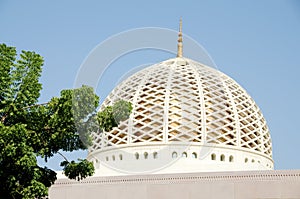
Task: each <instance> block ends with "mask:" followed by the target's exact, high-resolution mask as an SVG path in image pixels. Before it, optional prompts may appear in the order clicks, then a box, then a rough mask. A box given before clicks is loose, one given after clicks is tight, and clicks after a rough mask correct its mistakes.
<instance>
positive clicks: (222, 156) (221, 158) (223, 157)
mask: <svg viewBox="0 0 300 199" xmlns="http://www.w3.org/2000/svg"><path fill="white" fill-rule="evenodd" d="M220 160H221V161H222V162H224V161H225V155H224V154H222V155H221V156H220Z"/></svg>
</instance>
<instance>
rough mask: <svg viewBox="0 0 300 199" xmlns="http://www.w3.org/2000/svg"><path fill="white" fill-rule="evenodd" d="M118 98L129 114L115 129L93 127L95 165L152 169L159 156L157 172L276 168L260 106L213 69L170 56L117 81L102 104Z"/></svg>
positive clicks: (93, 157) (90, 156)
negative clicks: (95, 130)
mask: <svg viewBox="0 0 300 199" xmlns="http://www.w3.org/2000/svg"><path fill="white" fill-rule="evenodd" d="M119 99H124V100H127V101H130V102H131V103H132V105H133V111H132V114H131V116H130V118H129V119H128V120H126V121H124V122H121V124H120V125H119V127H118V128H114V129H113V130H112V131H110V132H103V133H99V132H98V133H94V135H93V136H94V137H93V138H94V142H93V145H92V147H91V148H90V153H89V157H88V158H89V159H90V160H92V161H94V162H95V164H97V162H98V164H101V162H103V164H104V165H106V166H109V167H111V168H117V170H122V171H124V170H126V171H128V170H130V171H131V172H133V171H135V169H136V168H135V167H141V166H142V165H143V164H144V165H148V166H146V167H147V168H146V169H144V170H147V171H150V170H157V169H158V168H154V167H151V166H149V165H150V164H151V165H155V161H158V160H157V159H159V158H162V159H163V161H162V162H163V163H161V164H165V165H160V166H157V167H159V168H160V169H161V168H162V167H164V169H162V170H161V171H162V172H179V171H182V172H193V171H209V170H251V169H272V168H273V160H272V146H271V138H270V134H269V130H268V127H267V124H266V121H265V119H264V117H263V115H262V113H261V111H260V110H259V108H258V106H257V105H256V104H255V102H254V101H253V99H252V98H251V97H250V96H249V95H248V94H247V92H246V91H245V90H244V89H243V88H242V87H241V86H239V85H238V84H237V83H236V82H235V81H234V80H233V79H231V78H230V77H228V76H227V75H225V74H224V73H222V72H220V71H218V70H216V69H214V68H211V67H208V66H205V65H203V64H201V63H198V62H195V61H193V60H190V59H187V58H174V59H169V60H167V61H164V62H161V63H159V64H155V65H152V66H150V67H147V68H145V69H143V70H141V71H139V72H137V73H135V74H133V75H132V76H130V77H129V78H127V79H126V80H125V81H123V82H122V83H120V84H119V85H118V86H117V87H116V88H115V89H114V90H113V91H112V92H111V93H110V95H109V96H108V97H107V98H106V100H105V101H104V103H103V104H102V107H105V106H107V105H112V104H113V103H114V102H116V101H117V100H119ZM175 153H176V154H175ZM148 156H149V157H148ZM179 156H182V157H179ZM174 159H176V160H177V161H175V160H174ZM182 159H184V160H182ZM145 161H148V163H147V162H146V163H145ZM99 162H100V163H99ZM109 162H112V163H109ZM132 162H134V164H132ZM138 162H142V163H143V164H142V163H141V164H140V163H138ZM167 162H169V163H170V162H172V164H166V163H167ZM129 164H131V166H128V165H129ZM122 165H123V166H122ZM124 165H125V166H124ZM158 165H159V164H158ZM166 165H168V166H166ZM187 165H188V166H187ZM98 166H99V165H98ZM168 168H169V169H168ZM141 170H143V169H140V170H139V171H141Z"/></svg>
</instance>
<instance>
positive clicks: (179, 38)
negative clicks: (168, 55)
mask: <svg viewBox="0 0 300 199" xmlns="http://www.w3.org/2000/svg"><path fill="white" fill-rule="evenodd" d="M177 41H178V44H177V57H182V19H181V18H180V22H179V33H178V40H177Z"/></svg>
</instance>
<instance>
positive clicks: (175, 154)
mask: <svg viewBox="0 0 300 199" xmlns="http://www.w3.org/2000/svg"><path fill="white" fill-rule="evenodd" d="M172 158H174V159H175V158H177V152H175V151H174V152H173V153H172Z"/></svg>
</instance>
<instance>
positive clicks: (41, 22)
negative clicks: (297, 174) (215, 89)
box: [0, 0, 300, 169]
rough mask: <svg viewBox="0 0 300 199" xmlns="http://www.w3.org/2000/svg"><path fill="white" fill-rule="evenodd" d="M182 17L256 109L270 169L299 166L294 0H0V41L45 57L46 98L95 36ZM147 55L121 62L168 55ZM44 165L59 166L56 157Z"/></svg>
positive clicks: (299, 31)
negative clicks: (264, 126) (269, 145)
mask: <svg viewBox="0 0 300 199" xmlns="http://www.w3.org/2000/svg"><path fill="white" fill-rule="evenodd" d="M180 16H182V18H183V27H184V29H183V30H184V33H185V34H187V35H189V36H190V37H192V38H193V39H195V40H196V41H197V42H199V43H200V44H201V45H202V46H203V47H204V48H205V49H206V50H207V51H208V52H209V54H210V55H211V57H212V58H213V60H214V62H215V63H216V65H217V66H218V68H219V69H220V70H221V71H222V72H224V73H226V74H227V75H229V76H231V77H232V78H233V79H235V80H236V81H237V82H238V83H240V85H242V86H243V87H244V88H245V89H246V90H247V91H248V93H249V94H250V95H251V96H252V97H253V98H254V100H255V101H256V103H257V104H258V106H259V107H260V108H261V109H262V112H263V114H264V116H265V118H266V120H267V122H268V126H269V128H270V131H271V136H272V140H273V158H274V161H275V168H276V169H300V158H299V152H300V144H299V141H300V130H299V124H300V105H299V99H300V88H299V86H300V78H299V75H300V1H297V0H286V1H283V0H281V1H279V0H264V1H260V0H256V1H250V0H249V1H233V0H232V1H231V0H220V1H175V0H172V1H171V0H169V1H158V0H152V1H140V0H138V1H114V0H111V1H97V0H89V1H74V0H63V1H62V0H51V1H41V0H26V1H21V0H19V1H17V0H0V43H6V44H7V45H11V46H16V47H17V49H18V50H33V51H35V52H37V53H39V54H41V55H42V56H43V57H44V58H45V65H44V70H43V74H42V78H41V81H42V83H43V91H42V96H41V98H40V101H41V102H45V101H47V100H49V99H50V98H51V97H53V96H57V95H59V92H60V90H62V89H65V88H72V87H73V84H74V80H75V77H76V74H77V71H78V69H79V67H80V65H81V64H82V62H83V60H84V59H85V58H86V56H87V55H88V54H89V52H90V51H91V50H92V49H93V48H94V47H95V46H96V45H97V44H99V43H100V42H102V41H104V40H105V39H107V38H108V37H110V36H112V35H114V34H117V33H119V32H122V31H126V30H129V29H132V28H141V27H162V28H169V29H174V30H177V29H178V20H179V18H180ZM175 48H176V41H174V49H175ZM160 53H161V55H160ZM147 57H148V58H149V59H148V60H143V59H142V58H143V56H136V57H135V56H134V54H133V55H131V56H129V57H127V58H126V59H125V58H124V59H123V60H122V59H120V60H119V65H120V66H121V65H124V67H125V65H126V67H129V68H130V66H133V67H135V66H136V65H137V64H142V63H150V62H151V63H156V62H159V61H162V59H163V58H164V57H166V58H168V57H172V55H170V54H166V53H163V52H155V53H148V54H147ZM137 60H138V61H137ZM122 61H124V62H123V63H122ZM114 70H115V71H113V72H115V73H118V72H119V71H120V70H119V69H118V68H116V69H114ZM118 75H120V76H121V75H122V74H118ZM115 79H117V77H116V78H115ZM114 85H115V82H114V81H113V80H112V81H110V80H108V81H106V82H102V84H101V85H100V86H99V87H100V88H99V89H97V94H98V95H100V96H101V97H102V98H103V97H105V95H106V94H107V93H108V92H109V90H110V89H111V88H113V87H114ZM79 155H80V154H79ZM81 155H82V154H81ZM73 156H75V155H74V154H73ZM50 164H51V165H50V167H51V168H54V169H59V167H58V166H55V164H58V160H55V161H52V162H50Z"/></svg>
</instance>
